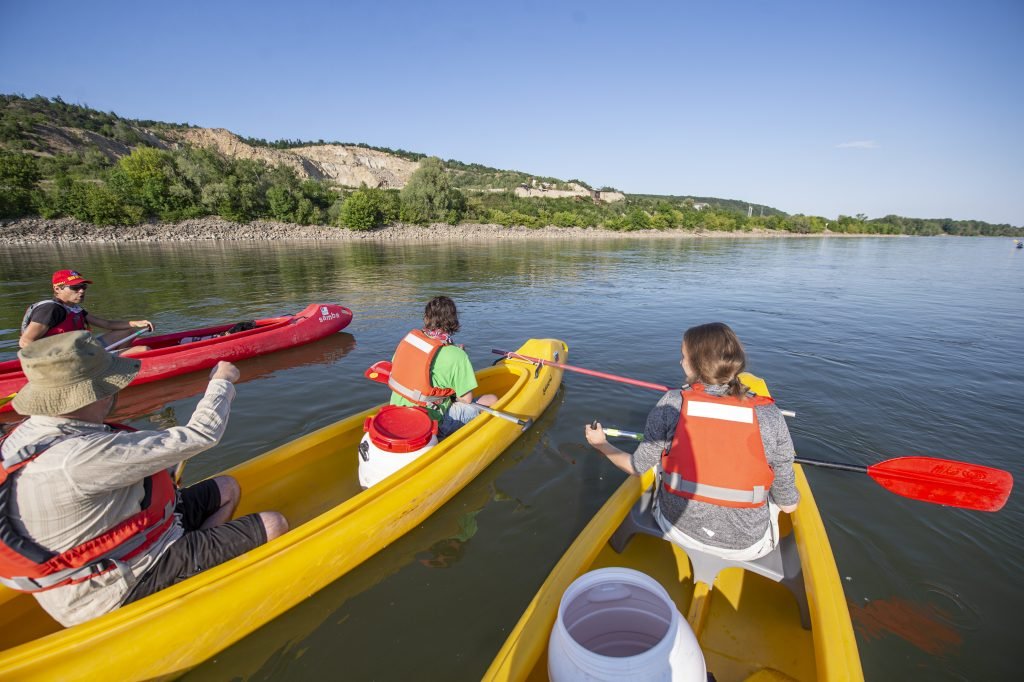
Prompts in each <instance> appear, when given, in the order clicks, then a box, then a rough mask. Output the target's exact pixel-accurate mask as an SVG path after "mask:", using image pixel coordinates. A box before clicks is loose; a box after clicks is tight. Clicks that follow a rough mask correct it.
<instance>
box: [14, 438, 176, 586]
mask: <svg viewBox="0 0 1024 682" xmlns="http://www.w3.org/2000/svg"><path fill="white" fill-rule="evenodd" d="M109 426H111V427H113V428H116V429H121V430H131V431H134V429H131V428H130V427H127V426H122V425H119V424H110V425H109ZM11 433H13V430H12V432H11ZM9 435H10V433H8V434H6V435H5V436H3V437H2V438H0V444H2V443H3V441H4V440H6V439H7V436H9ZM74 437H75V436H72V435H59V436H54V437H53V438H47V439H45V440H43V441H39V442H36V443H31V444H29V445H27V446H25V447H23V448H21V449H20V450H19V451H18V452H16V453H14V455H13V456H11V457H7V458H3V459H0V583H2V584H3V585H6V586H7V587H9V588H11V589H13V590H18V591H19V592H42V591H44V590H49V589H53V588H54V587H61V586H62V585H69V584H71V583H79V582H82V581H85V580H89V579H90V578H92V577H94V576H96V575H99V574H101V573H106V572H107V571H110V570H112V569H113V568H115V567H116V565H117V564H116V562H120V561H125V560H127V559H131V558H132V557H134V556H136V555H138V554H141V553H142V552H144V551H146V550H147V549H149V548H150V547H151V546H153V544H155V543H156V542H157V541H158V540H159V539H160V538H161V537H163V534H164V533H165V532H167V531H168V530H169V529H170V528H171V526H172V525H173V524H174V507H175V502H176V488H175V485H174V481H173V480H172V479H171V475H170V473H168V472H167V471H166V470H165V471H160V472H159V473H157V474H154V475H153V476H149V477H147V478H146V479H144V481H143V488H144V495H143V498H142V505H141V510H140V511H139V512H138V513H137V514H133V515H132V516H129V517H128V518H127V519H125V520H123V521H121V522H120V523H118V524H117V525H115V526H114V527H113V528H110V529H109V530H107V531H106V532H105V533H102V534H101V535H98V536H97V537H95V538H92V539H91V540H87V541H86V542H84V543H82V544H80V545H78V546H76V547H72V548H71V549H68V550H65V551H63V552H59V553H58V552H53V551H50V550H48V549H46V548H45V547H42V546H40V545H38V544H36V543H35V542H33V541H32V540H31V539H29V538H27V537H25V536H24V535H22V534H21V533H20V532H18V530H16V529H15V528H14V525H13V524H12V523H11V520H10V518H9V517H8V515H7V507H8V505H9V504H10V502H11V495H12V492H13V491H12V485H11V483H12V476H13V475H14V474H15V473H17V471H18V470H19V469H21V468H22V467H24V466H25V465H26V464H29V463H30V462H31V461H32V460H34V459H36V458H37V457H39V456H40V455H42V454H43V453H45V452H46V451H47V450H49V449H50V448H51V447H53V446H54V445H56V444H57V443H59V442H61V441H64V440H67V439H68V438H74Z"/></svg>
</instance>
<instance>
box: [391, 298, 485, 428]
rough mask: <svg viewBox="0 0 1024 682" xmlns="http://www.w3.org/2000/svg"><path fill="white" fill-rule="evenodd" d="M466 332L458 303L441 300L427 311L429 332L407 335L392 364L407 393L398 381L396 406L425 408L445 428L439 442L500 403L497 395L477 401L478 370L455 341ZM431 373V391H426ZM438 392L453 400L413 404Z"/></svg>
mask: <svg viewBox="0 0 1024 682" xmlns="http://www.w3.org/2000/svg"><path fill="white" fill-rule="evenodd" d="M460 328H461V327H460V325H459V314H458V310H457V309H456V307H455V302H454V301H453V300H452V299H450V298H449V297H447V296H436V297H434V298H432V299H431V300H430V301H429V302H428V303H427V305H426V308H425V309H424V311H423V328H422V329H420V330H413V331H411V332H409V334H407V335H406V337H405V338H404V339H403V340H402V342H401V343H400V344H399V347H398V349H397V350H396V351H395V356H394V359H393V360H392V369H391V376H392V378H393V379H395V378H397V379H399V380H400V382H401V383H399V384H397V386H400V387H401V388H402V390H403V391H404V392H405V393H404V394H403V393H400V392H398V390H397V389H396V383H395V382H394V381H392V382H391V387H392V389H393V392H392V394H391V404H392V405H418V406H422V407H424V408H425V409H426V410H427V412H428V413H429V414H430V416H431V418H432V419H434V420H435V421H437V422H439V424H438V437H439V438H444V437H445V436H448V435H450V434H451V433H453V432H454V431H456V430H457V429H459V428H460V427H462V426H463V425H464V424H467V423H469V421H470V420H472V419H473V418H474V417H476V416H477V415H478V414H480V410H479V409H478V408H477V405H484V406H486V407H489V406H491V405H493V404H494V403H495V402H497V400H498V397H497V396H496V395H493V394H487V395H483V396H480V397H479V398H477V399H476V400H474V399H473V391H474V390H476V388H477V383H476V374H475V372H474V371H473V365H472V363H471V362H470V361H469V356H468V355H467V354H466V351H465V350H464V349H463V347H462V346H460V345H456V344H455V343H454V342H453V340H452V337H453V335H454V334H455V333H456V332H457V331H459V329H460ZM428 372H429V386H427V385H426V383H427V375H428ZM417 384H420V385H417ZM432 389H448V390H449V391H450V393H451V394H450V395H448V396H444V397H442V398H440V399H439V398H434V401H433V402H425V401H419V400H414V399H410V398H411V395H412V394H414V393H418V394H419V395H420V396H422V395H424V394H427V393H429V392H430V391H431V390H432Z"/></svg>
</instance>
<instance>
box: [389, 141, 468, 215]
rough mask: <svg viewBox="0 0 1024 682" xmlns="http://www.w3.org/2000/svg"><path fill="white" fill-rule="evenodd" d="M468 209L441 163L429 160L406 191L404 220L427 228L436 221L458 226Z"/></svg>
mask: <svg viewBox="0 0 1024 682" xmlns="http://www.w3.org/2000/svg"><path fill="white" fill-rule="evenodd" d="M465 209H466V198H465V197H464V196H463V195H462V192H460V191H459V190H457V189H455V188H454V187H452V186H451V181H450V179H449V177H448V174H447V172H445V169H444V166H443V165H442V164H441V159H438V158H437V157H433V156H431V157H428V158H426V159H423V161H421V162H420V167H419V168H417V169H416V171H415V172H414V173H413V174H412V176H411V177H410V178H409V182H408V183H407V184H406V185H405V187H403V188H402V193H401V212H400V216H401V218H402V220H404V221H406V222H410V223H417V224H420V225H425V224H427V223H429V222H432V221H445V222H448V223H451V224H455V223H457V222H458V221H459V219H460V218H461V217H462V214H463V212H464V211H465Z"/></svg>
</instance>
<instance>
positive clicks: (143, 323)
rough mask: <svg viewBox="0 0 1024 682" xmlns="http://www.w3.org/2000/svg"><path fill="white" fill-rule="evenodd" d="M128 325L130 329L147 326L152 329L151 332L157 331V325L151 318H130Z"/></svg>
mask: <svg viewBox="0 0 1024 682" xmlns="http://www.w3.org/2000/svg"><path fill="white" fill-rule="evenodd" d="M128 327H129V328H130V329H143V328H146V329H149V331H151V332H152V331H156V327H155V326H154V325H153V323H152V322H150V321H149V320H130V321H129V322H128Z"/></svg>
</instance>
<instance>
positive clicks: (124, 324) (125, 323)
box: [86, 313, 156, 331]
mask: <svg viewBox="0 0 1024 682" xmlns="http://www.w3.org/2000/svg"><path fill="white" fill-rule="evenodd" d="M86 320H87V321H88V323H89V324H90V325H96V326H97V327H102V328H103V329H109V330H111V331H123V330H127V329H142V328H144V327H149V331H153V330H154V329H156V327H154V326H153V323H152V322H150V321H149V320H104V319H103V318H102V317H97V316H96V315H93V314H92V313H89V314H88V316H87V318H86Z"/></svg>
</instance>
